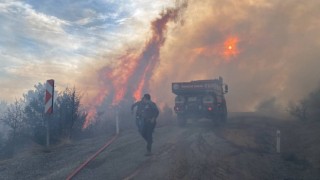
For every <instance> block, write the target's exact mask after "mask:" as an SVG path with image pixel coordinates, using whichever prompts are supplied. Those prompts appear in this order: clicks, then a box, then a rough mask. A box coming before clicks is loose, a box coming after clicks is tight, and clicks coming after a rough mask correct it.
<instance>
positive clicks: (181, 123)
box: [178, 115, 187, 127]
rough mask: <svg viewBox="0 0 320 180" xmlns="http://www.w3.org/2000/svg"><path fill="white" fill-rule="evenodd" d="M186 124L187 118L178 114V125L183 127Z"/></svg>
mask: <svg viewBox="0 0 320 180" xmlns="http://www.w3.org/2000/svg"><path fill="white" fill-rule="evenodd" d="M186 124H187V120H186V118H185V117H184V116H183V115H178V125H179V126H180V127H183V126H185V125H186Z"/></svg>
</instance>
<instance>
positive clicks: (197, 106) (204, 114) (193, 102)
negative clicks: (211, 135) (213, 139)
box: [172, 77, 228, 126]
mask: <svg viewBox="0 0 320 180" xmlns="http://www.w3.org/2000/svg"><path fill="white" fill-rule="evenodd" d="M172 92H173V93H174V94H175V95H176V97H175V106H174V111H175V113H176V114H177V119H178V124H179V125H180V126H184V125H185V124H186V123H187V119H189V118H193V119H200V118H208V119H211V120H212V121H214V122H217V123H221V122H225V121H226V120H227V114H228V112H227V104H226V100H225V97H224V94H226V93H228V85H226V84H223V79H222V77H219V78H217V79H210V80H197V81H190V82H174V83H172Z"/></svg>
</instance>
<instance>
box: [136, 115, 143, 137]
mask: <svg viewBox="0 0 320 180" xmlns="http://www.w3.org/2000/svg"><path fill="white" fill-rule="evenodd" d="M143 124H144V120H143V119H142V118H141V117H140V116H136V125H137V127H138V131H139V133H140V134H141V135H142V129H143Z"/></svg>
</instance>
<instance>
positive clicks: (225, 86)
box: [224, 85, 229, 94]
mask: <svg viewBox="0 0 320 180" xmlns="http://www.w3.org/2000/svg"><path fill="white" fill-rule="evenodd" d="M228 91H229V89H228V85H224V93H225V94H226V93H228Z"/></svg>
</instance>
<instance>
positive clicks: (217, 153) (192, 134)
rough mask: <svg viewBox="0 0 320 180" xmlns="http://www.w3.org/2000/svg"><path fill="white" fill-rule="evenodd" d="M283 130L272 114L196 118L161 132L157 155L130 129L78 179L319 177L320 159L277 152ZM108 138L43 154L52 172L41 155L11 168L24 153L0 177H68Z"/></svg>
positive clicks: (156, 135) (2, 167) (156, 142)
mask: <svg viewBox="0 0 320 180" xmlns="http://www.w3.org/2000/svg"><path fill="white" fill-rule="evenodd" d="M279 128H280V129H283V126H281V123H280V124H279V123H277V122H276V121H275V120H274V119H272V118H265V117H254V116H253V117H251V116H241V117H240V116H234V117H231V118H229V120H228V123H227V124H225V125H222V126H216V125H213V124H212V122H210V121H209V120H198V121H190V122H189V123H188V124H187V126H186V127H184V128H181V127H178V126H175V125H165V126H161V127H158V128H156V130H155V133H154V147H153V156H151V157H146V156H144V154H145V152H146V149H145V146H146V144H145V142H144V141H143V139H142V138H141V137H140V136H139V134H138V133H137V132H136V130H133V129H132V130H126V131H122V133H121V134H120V136H119V138H118V139H117V140H116V141H115V142H114V143H113V144H112V145H111V146H110V147H108V148H107V149H106V150H105V151H103V152H102V153H101V154H100V155H99V156H98V157H97V158H96V159H95V160H94V161H92V162H90V163H89V164H88V166H87V167H86V168H84V169H83V170H82V171H81V172H80V173H79V174H77V175H76V176H75V177H74V179H111V180H112V179H319V177H320V175H319V172H320V171H319V169H318V168H319V167H318V165H319V164H320V162H318V160H315V161H314V163H312V162H310V161H309V160H308V158H305V157H304V158H303V156H300V155H299V154H294V153H293V152H291V153H285V152H284V153H281V154H278V153H276V152H275V138H276V134H275V132H276V130H277V129H279ZM103 142H104V141H103V140H102V139H95V141H89V140H86V142H81V143H78V144H73V145H70V146H68V147H61V148H60V149H58V150H56V151H54V152H52V153H51V154H50V153H49V154H45V155H42V156H47V157H46V158H48V156H50V157H51V160H52V162H53V163H55V165H54V166H51V169H50V170H48V169H47V170H45V168H44V167H43V165H42V166H41V165H40V166H39V164H36V162H37V163H39V162H40V160H39V155H36V156H33V157H32V158H33V159H34V158H36V159H37V158H38V160H37V161H36V162H33V161H29V163H31V164H29V166H28V167H30V168H29V169H32V171H30V172H28V171H22V169H23V167H24V166H25V165H24V164H22V165H21V166H22V167H21V168H16V171H15V170H14V169H10V168H13V166H14V162H16V161H17V160H18V157H17V158H15V159H12V160H7V161H6V162H1V163H0V174H1V175H0V179H25V177H28V178H29V177H30V178H32V179H65V178H66V177H67V175H68V174H69V173H70V172H71V171H72V170H73V169H75V168H76V167H77V166H78V165H79V164H80V163H81V162H83V161H84V160H85V159H86V158H87V157H89V155H90V153H91V154H92V153H94V149H96V150H97V144H98V145H100V146H101V145H102V144H103ZM79 148H85V149H87V150H86V151H83V150H80V149H79ZM284 148H288V147H284ZM77 149H78V150H79V153H77V152H76V151H77ZM66 153H70V155H69V156H68V155H66ZM77 156H78V157H77ZM20 158H21V157H20ZM23 158H25V159H26V158H28V157H23ZM20 162H21V161H20ZM42 163H44V164H45V162H42ZM31 167H32V168H31ZM18 169H20V170H21V171H18ZM33 169H37V170H33ZM17 172H18V174H17ZM19 173H20V175H19Z"/></svg>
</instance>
